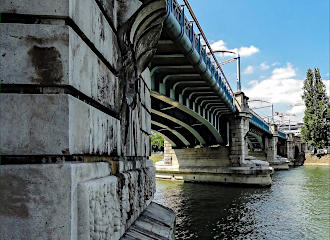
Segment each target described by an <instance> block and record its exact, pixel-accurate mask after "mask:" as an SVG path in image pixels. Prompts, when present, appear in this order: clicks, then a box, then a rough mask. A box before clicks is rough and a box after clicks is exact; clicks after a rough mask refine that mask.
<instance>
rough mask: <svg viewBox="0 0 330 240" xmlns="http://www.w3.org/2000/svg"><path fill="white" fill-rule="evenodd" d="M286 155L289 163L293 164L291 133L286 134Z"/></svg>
mask: <svg viewBox="0 0 330 240" xmlns="http://www.w3.org/2000/svg"><path fill="white" fill-rule="evenodd" d="M286 157H287V159H288V160H289V161H290V163H289V165H290V166H294V145H293V134H292V133H289V134H287V140H286Z"/></svg>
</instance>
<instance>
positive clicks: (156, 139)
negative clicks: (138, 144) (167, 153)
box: [150, 132, 164, 152]
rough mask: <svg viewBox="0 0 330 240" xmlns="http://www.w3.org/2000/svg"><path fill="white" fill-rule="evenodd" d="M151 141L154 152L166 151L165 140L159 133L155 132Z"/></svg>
mask: <svg viewBox="0 0 330 240" xmlns="http://www.w3.org/2000/svg"><path fill="white" fill-rule="evenodd" d="M150 140H151V149H152V151H153V152H158V151H164V139H163V138H162V137H161V136H160V135H159V134H158V133H155V132H153V133H152V134H151V135H150Z"/></svg>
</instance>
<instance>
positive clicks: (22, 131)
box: [0, 0, 175, 240]
mask: <svg viewBox="0 0 330 240" xmlns="http://www.w3.org/2000/svg"><path fill="white" fill-rule="evenodd" d="M0 13H1V21H2V22H1V23H0V33H1V34H0V46H1V48H0V80H1V94H0V126H1V128H0V154H1V165H0V202H1V204H0V239H1V240H9V239H10V240H24V239H34V240H45V239H65V240H75V239H79V240H84V239H86V240H87V239H95V240H96V239H97V240H101V239H107V240H110V239H111V240H118V239H120V238H122V239H132V238H134V239H147V238H148V239H149V237H152V238H153V239H155V238H156V239H172V238H173V236H172V235H173V231H174V218H175V217H174V213H173V212H172V211H171V210H169V209H167V208H165V207H162V206H160V205H157V204H155V203H151V201H152V199H153V196H154V192H155V168H154V167H153V166H152V162H151V161H150V160H148V157H149V155H150V139H149V134H150V131H151V130H150V126H151V120H150V118H151V114H150V112H151V103H150V85H151V81H150V72H149V70H148V68H147V66H148V64H149V62H150V58H151V57H152V56H153V53H154V52H155V46H156V44H157V42H158V39H159V35H160V33H161V29H162V24H163V20H164V17H165V14H166V5H165V0H154V1H138V0H130V1H117V0H107V1H105V0H84V1H79V0H59V1H53V0H43V1H38V0H31V1H9V0H3V1H1V8H0ZM146 208H148V211H144V210H145V209H146ZM141 214H145V216H144V218H142V219H141V218H139V216H140V215H141ZM160 216H161V217H160ZM137 219H138V220H137ZM145 219H147V220H148V222H146V220H145ZM136 220H137V221H139V228H138V230H137V227H136V225H135V221H136ZM143 226H149V228H148V229H145V228H144V227H143ZM160 229H161V230H160Z"/></svg>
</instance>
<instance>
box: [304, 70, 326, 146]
mask: <svg viewBox="0 0 330 240" xmlns="http://www.w3.org/2000/svg"><path fill="white" fill-rule="evenodd" d="M303 91H304V93H303V95H302V98H303V100H304V102H305V106H306V109H305V116H304V126H303V127H302V129H301V135H302V140H303V141H304V142H306V143H308V144H310V145H311V146H313V147H314V148H316V149H320V148H324V147H325V146H326V145H328V141H327V140H328V136H327V135H328V131H329V124H328V122H327V117H326V116H327V113H329V112H330V110H329V100H328V97H327V94H326V90H325V85H324V83H323V82H322V78H321V74H320V70H319V69H318V68H315V69H314V72H313V71H312V69H308V71H307V74H306V79H305V81H304V87H303Z"/></svg>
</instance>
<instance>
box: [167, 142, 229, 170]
mask: <svg viewBox="0 0 330 240" xmlns="http://www.w3.org/2000/svg"><path fill="white" fill-rule="evenodd" d="M167 161H168V162H167ZM164 164H165V165H171V166H173V167H177V168H187V167H188V168H191V167H192V168H196V167H200V168H203V167H227V166H230V161H229V150H228V148H227V147H207V148H184V149H173V148H172V147H171V144H170V143H168V142H166V141H164Z"/></svg>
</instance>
